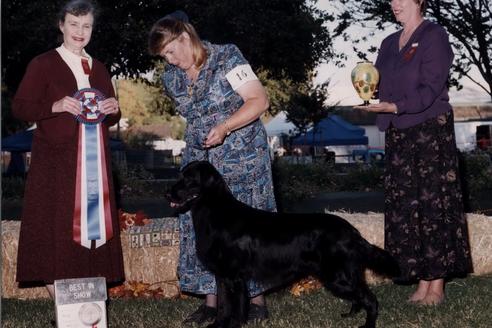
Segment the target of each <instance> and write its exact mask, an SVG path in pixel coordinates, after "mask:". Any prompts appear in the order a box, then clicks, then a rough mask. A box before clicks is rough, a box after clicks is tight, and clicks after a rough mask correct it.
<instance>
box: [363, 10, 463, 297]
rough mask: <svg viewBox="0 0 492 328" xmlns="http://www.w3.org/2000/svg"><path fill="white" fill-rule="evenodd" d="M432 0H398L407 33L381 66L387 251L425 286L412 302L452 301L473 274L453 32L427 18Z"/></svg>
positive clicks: (386, 45)
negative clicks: (453, 283)
mask: <svg viewBox="0 0 492 328" xmlns="http://www.w3.org/2000/svg"><path fill="white" fill-rule="evenodd" d="M425 6H426V1H425V0H393V1H391V7H392V9H393V13H394V15H395V17H396V20H397V21H399V22H400V23H401V24H402V26H403V29H402V30H400V31H398V32H395V33H393V34H391V35H390V36H388V37H387V38H386V39H384V40H383V42H382V44H381V48H380V50H379V54H378V58H377V61H376V67H377V68H378V70H379V72H380V75H381V80H380V84H379V98H380V103H379V104H372V105H368V106H357V107H356V108H362V109H365V110H368V111H373V112H378V117H377V125H378V127H379V128H380V130H382V131H386V173H385V181H384V183H385V194H386V199H385V248H386V249H387V250H389V251H390V252H391V253H392V254H393V255H394V256H395V258H396V259H397V260H398V262H399V264H400V268H401V272H402V273H401V276H400V277H399V278H398V279H397V281H399V282H418V287H417V290H416V291H415V292H414V293H413V294H412V295H411V296H410V298H409V301H410V302H412V303H418V304H424V305H436V304H439V303H441V302H442V301H444V297H445V296H444V283H445V280H447V279H450V278H453V277H457V276H464V275H466V274H467V273H469V272H471V271H472V262H471V256H470V247H469V243H468V229H467V224H466V219H465V215H464V211H463V202H462V196H461V190H460V182H459V177H458V157H457V150H456V142H455V136H454V122H453V112H452V107H451V105H450V104H449V97H448V90H447V86H446V83H447V79H448V75H449V69H450V67H451V64H452V61H453V52H452V50H451V47H450V45H449V40H448V35H447V33H446V31H445V30H444V29H443V28H442V27H441V26H439V25H437V24H435V23H432V22H430V21H427V20H425V19H424V18H423V13H424V12H425Z"/></svg>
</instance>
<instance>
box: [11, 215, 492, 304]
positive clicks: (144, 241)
mask: <svg viewBox="0 0 492 328" xmlns="http://www.w3.org/2000/svg"><path fill="white" fill-rule="evenodd" d="M333 214H335V215H339V216H341V217H343V218H345V219H346V220H347V221H349V222H350V223H351V224H352V225H353V226H355V227H356V228H357V229H358V230H359V231H360V232H361V234H362V236H363V237H364V238H366V239H367V240H368V241H369V242H370V243H372V244H375V245H377V246H379V247H383V245H384V220H383V214H381V213H367V214H366V213H346V212H334V213H333ZM467 220H468V228H469V233H470V246H471V253H472V259H473V267H474V273H473V274H474V275H485V274H491V273H492V218H491V217H487V216H485V215H480V214H468V215H467ZM19 228H20V222H19V221H2V277H3V279H2V287H3V297H6V298H22V299H25V298H48V297H49V296H48V293H47V291H46V289H45V288H44V287H38V288H18V286H17V283H16V282H15V273H16V265H17V245H18V238H19ZM178 240H179V239H178V231H177V219H176V218H165V219H154V220H152V223H151V224H149V225H146V226H143V227H135V226H134V227H132V228H131V229H130V230H129V231H128V232H122V234H121V242H122V248H123V257H124V265H125V274H126V279H127V281H128V282H143V283H147V284H150V285H151V286H152V288H160V289H161V290H162V292H161V294H162V295H163V296H164V297H176V296H177V295H179V289H178V284H177V273H176V269H177V263H178V255H179V245H178ZM366 276H367V279H368V282H369V283H370V284H374V283H380V282H383V281H384V279H382V278H381V277H380V276H377V275H375V274H373V273H371V272H370V271H369V270H368V272H367V273H366Z"/></svg>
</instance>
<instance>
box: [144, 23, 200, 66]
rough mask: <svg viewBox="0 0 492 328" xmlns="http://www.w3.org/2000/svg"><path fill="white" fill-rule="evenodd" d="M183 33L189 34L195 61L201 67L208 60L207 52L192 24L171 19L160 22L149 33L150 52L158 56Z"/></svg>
mask: <svg viewBox="0 0 492 328" xmlns="http://www.w3.org/2000/svg"><path fill="white" fill-rule="evenodd" d="M183 32H186V33H188V35H189V36H190V42H191V47H192V49H193V50H192V52H193V60H194V63H195V66H196V67H198V68H199V67H201V66H202V65H203V64H204V63H205V60H206V59H207V51H206V50H205V47H204V46H203V43H202V41H201V40H200V37H199V36H198V34H197V33H196V31H195V28H194V27H193V25H191V24H190V23H185V22H182V21H180V20H177V19H173V18H170V17H164V18H161V19H160V20H158V21H157V22H156V23H155V24H154V26H152V29H151V30H150V33H149V52H150V54H151V55H153V56H158V55H159V54H160V53H161V52H162V49H164V48H165V47H166V46H167V45H168V44H169V43H170V42H172V41H174V40H176V39H177V38H179V37H181V35H182V34H183Z"/></svg>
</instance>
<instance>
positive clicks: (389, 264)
mask: <svg viewBox="0 0 492 328" xmlns="http://www.w3.org/2000/svg"><path fill="white" fill-rule="evenodd" d="M364 244H365V245H364V247H363V248H364V251H363V253H365V259H366V265H367V267H368V268H369V269H371V270H373V271H374V272H376V273H378V274H380V275H383V276H387V277H390V278H392V277H398V276H399V275H400V267H399V266H398V262H397V261H396V260H395V258H394V257H393V256H391V254H390V253H389V252H388V251H386V250H384V249H382V248H379V247H377V246H375V245H372V244H370V243H369V242H367V241H366V240H364Z"/></svg>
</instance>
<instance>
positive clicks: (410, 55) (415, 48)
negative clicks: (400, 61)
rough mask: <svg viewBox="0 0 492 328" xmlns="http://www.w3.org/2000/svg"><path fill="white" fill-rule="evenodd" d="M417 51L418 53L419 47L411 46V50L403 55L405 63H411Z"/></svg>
mask: <svg viewBox="0 0 492 328" xmlns="http://www.w3.org/2000/svg"><path fill="white" fill-rule="evenodd" d="M416 51H417V47H416V46H411V47H410V49H408V50H407V52H405V54H404V55H403V58H404V59H405V61H410V59H412V57H413V55H415V52H416Z"/></svg>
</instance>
